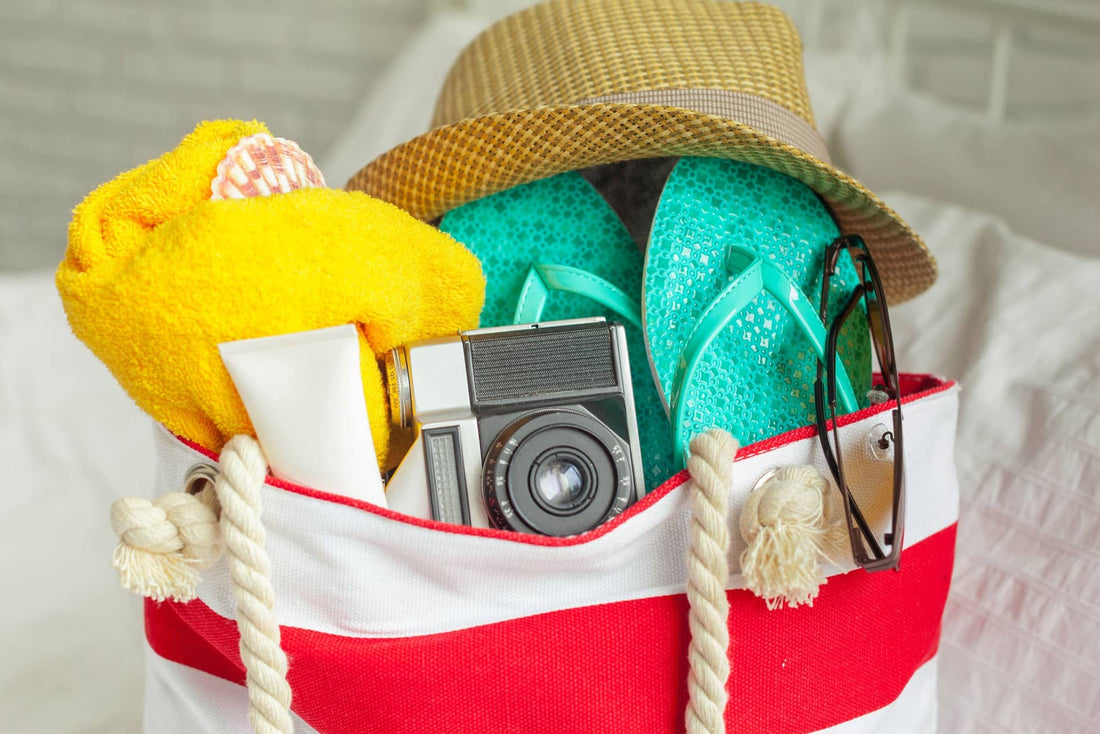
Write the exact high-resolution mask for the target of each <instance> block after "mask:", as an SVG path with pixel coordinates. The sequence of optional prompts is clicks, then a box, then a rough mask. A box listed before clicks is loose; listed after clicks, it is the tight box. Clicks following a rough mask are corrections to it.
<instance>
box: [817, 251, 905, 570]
mask: <svg viewBox="0 0 1100 734" xmlns="http://www.w3.org/2000/svg"><path fill="white" fill-rule="evenodd" d="M845 251H847V252H848V254H849V255H850V256H851V258H852V262H853V263H854V264H855V267H856V273H857V274H858V276H859V283H858V284H857V285H856V286H855V287H854V288H853V289H852V291H851V293H849V294H848V296H847V300H846V301H845V302H844V306H843V308H842V309H841V311H840V312H839V313H838V314H837V315H836V317H835V318H834V319H833V320H832V322H831V323H830V322H829V320H828V319H829V315H828V304H829V302H830V301H829V299H830V295H831V293H830V290H831V287H832V284H831V278H832V276H834V275H835V274H836V270H837V264H838V262H839V260H840V256H841V254H842V253H843V252H845ZM860 301H862V302H863V304H864V306H865V307H866V312H867V322H868V324H869V326H870V330H871V342H872V344H873V347H874V353H875V357H876V359H877V361H878V367H879V375H880V376H881V380H882V382H880V383H878V384H876V385H875V386H874V388H873V389H872V390H871V392H870V398H871V403H872V404H882V403H886V402H891V401H892V402H893V403H894V409H893V411H891V412H892V418H893V430H886V431H883V432H882V433H881V434H880V435H877V436H872V441H873V443H874V444H875V446H874V447H873V448H874V449H877V452H876V453H881V454H883V455H887V454H888V452H889V451H890V450H891V449H892V450H893V465H892V470H893V478H892V485H893V503H892V509H891V512H890V519H889V526H888V527H887V529H886V530H885V531H884V532H883V533H882V535H881V536H877V535H876V534H875V532H874V531H873V530H872V529H871V526H870V524H869V523H868V522H867V519H866V517H865V515H864V513H863V512H862V511H861V510H860V507H859V503H858V502H857V501H856V499H855V497H854V496H853V493H852V485H851V484H850V483H849V481H848V478H847V477H846V476H845V474H844V452H843V451H842V449H841V438H840V432H839V430H838V426H837V408H836V404H837V372H838V365H837V342H838V341H839V335H840V332H841V330H842V329H843V328H844V324H845V321H846V320H847V319H848V317H849V316H851V314H852V313H853V312H855V311H856V309H857V306H858V305H859V303H860ZM820 316H821V321H822V323H823V324H825V326H826V327H827V329H828V331H827V335H826V340H825V351H824V359H822V360H819V361H818V366H817V379H816V381H815V382H814V404H815V414H816V422H817V435H818V439H819V440H820V442H821V448H822V451H823V452H824V454H825V461H826V463H827V464H828V465H829V471H830V472H831V473H832V475H833V480H834V481H835V482H836V484H837V487H838V488H839V489H840V493H841V495H842V496H843V499H844V514H845V518H846V520H847V523H848V535H849V537H850V538H851V543H852V555H853V557H854V558H855V562H856V565H858V566H860V567H861V568H863V569H865V570H867V571H883V570H887V569H897V568H898V565H899V563H900V561H901V548H902V541H903V535H904V531H905V474H904V463H903V455H904V451H903V448H902V446H903V444H902V430H901V426H902V420H901V390H900V388H899V383H898V370H897V362H896V361H895V358H894V340H893V335H892V333H891V331H890V315H889V312H888V311H887V308H886V295H885V290H884V289H883V287H882V280H881V279H880V278H879V275H878V269H877V268H876V267H875V262H874V259H873V258H872V257H871V253H870V252H869V251H868V250H867V246H866V245H865V244H864V242H863V240H862V238H860V237H859V236H858V235H844V236H842V237H838V238H837V239H836V240H835V241H834V242H833V243H832V244H830V245H829V247H828V248H827V249H826V251H825V261H824V275H823V278H822V282H821V309H820Z"/></svg>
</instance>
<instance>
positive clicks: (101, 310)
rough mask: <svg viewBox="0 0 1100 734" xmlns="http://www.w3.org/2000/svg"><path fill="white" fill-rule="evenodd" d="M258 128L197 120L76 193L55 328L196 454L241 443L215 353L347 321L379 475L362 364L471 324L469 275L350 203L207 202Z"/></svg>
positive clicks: (366, 203) (374, 381) (396, 218)
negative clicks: (142, 160) (355, 338)
mask: <svg viewBox="0 0 1100 734" xmlns="http://www.w3.org/2000/svg"><path fill="white" fill-rule="evenodd" d="M261 132H267V128H266V127H265V126H264V125H262V124H261V123H258V122H240V121H217V122H205V123H202V124H200V125H199V126H198V127H197V128H196V129H195V131H194V132H193V133H191V134H190V135H188V136H186V137H185V138H184V139H183V141H182V142H181V143H180V144H179V146H178V147H177V148H176V149H174V150H172V151H170V152H168V153H166V154H164V155H163V156H161V157H160V158H157V159H156V160H153V161H150V162H149V163H146V164H145V165H143V166H140V167H138V168H136V169H134V170H132V171H129V172H127V173H123V174H121V175H120V176H118V177H117V178H115V179H114V180H112V181H110V182H108V183H105V184H103V185H102V186H100V187H99V188H97V189H96V190H95V191H93V192H92V193H91V194H89V195H88V197H87V198H86V199H85V200H84V201H83V203H81V204H80V205H79V206H77V208H76V210H75V211H74V213H73V220H72V223H71V224H70V226H69V247H68V250H67V252H66V254H65V259H64V261H63V262H62V263H61V266H60V267H59V268H58V270H57V288H58V291H59V292H60V293H61V299H62V302H63V303H64V306H65V312H66V313H67V314H68V318H69V323H70V325H71V326H72V329H73V332H74V333H75V334H76V336H77V337H78V338H80V339H81V340H82V341H83V342H84V343H85V344H87V345H88V346H89V347H90V348H91V350H92V351H93V352H94V353H95V354H96V356H98V357H99V358H100V359H101V360H102V361H103V362H104V364H106V365H107V367H108V368H109V369H110V370H111V372H112V373H113V374H114V376H115V378H116V379H117V380H118V381H119V383H121V384H122V386H123V387H124V388H125V389H126V391H127V392H128V393H129V394H130V396H131V397H132V398H133V399H134V401H135V402H136V403H137V404H138V405H139V406H140V407H141V408H142V409H143V410H145V411H146V412H147V413H149V414H150V415H151V416H152V417H153V418H155V419H156V420H158V421H160V422H161V423H163V424H164V425H165V426H167V427H168V428H169V429H170V430H172V431H174V432H175V433H177V434H179V435H181V436H184V437H185V438H188V439H191V440H192V441H195V442H196V443H198V444H200V445H202V446H204V447H206V448H207V449H210V450H211V451H218V450H219V449H220V448H221V446H222V444H223V443H224V442H225V441H227V440H228V439H229V438H230V437H231V436H233V435H235V434H238V433H248V434H250V435H253V436H254V435H255V432H254V431H253V430H252V426H251V424H250V423H249V420H248V415H247V413H246V412H245V409H244V405H243V404H242V403H241V400H240V398H239V396H238V395H237V391H236V389H235V388H234V386H233V383H232V381H231V379H230V377H229V374H228V373H227V372H226V370H225V367H224V365H223V364H222V361H221V358H220V357H219V355H218V349H217V345H218V344H219V343H221V342H226V341H234V340H237V339H249V338H253V337H261V336H272V335H276V334H284V333H289V332H295V331H304V330H308V329H317V328H322V327H326V326H336V325H340V324H347V323H353V324H356V325H357V326H358V328H359V335H360V347H361V352H362V365H361V366H362V374H363V390H364V393H365V395H366V404H367V410H368V413H369V416H370V424H371V429H372V431H373V434H374V442H375V450H376V453H377V456H378V460H379V463H380V465H386V463H387V462H386V454H387V448H388V444H389V435H390V430H389V420H388V414H387V410H388V409H387V401H386V398H385V392H384V385H383V382H382V376H381V371H380V369H379V366H378V362H377V361H376V357H378V356H380V355H382V354H384V353H385V352H387V351H388V350H390V349H392V348H393V347H394V346H397V345H399V344H405V343H408V342H411V341H415V340H418V339H423V338H427V337H431V336H437V335H441V334H447V333H454V332H455V331H457V330H459V329H467V328H473V327H475V326H477V319H478V313H479V312H480V310H481V304H482V300H483V298H484V292H485V290H484V288H485V280H484V277H483V276H482V274H481V268H480V265H479V263H478V261H477V259H476V258H475V257H474V256H473V255H472V254H471V253H470V252H469V251H467V250H466V249H465V248H463V247H462V246H461V245H459V244H458V243H457V242H455V241H454V240H453V239H451V237H449V236H448V235H446V234H444V233H442V232H439V231H438V230H436V229H434V228H433V227H430V226H428V225H426V224H424V223H422V222H420V221H418V220H416V219H415V218H413V217H412V216H410V215H409V214H407V213H405V212H404V211H402V210H400V209H398V208H397V207H395V206H392V205H390V204H387V203H385V202H382V201H379V200H377V199H372V198H370V197H368V196H366V195H364V194H361V193H358V192H347V191H340V190H334V189H325V188H303V189H300V190H297V191H292V192H290V193H281V194H275V195H272V196H265V197H257V198H247V199H229V200H222V201H211V200H210V194H211V188H210V186H211V181H212V180H213V179H214V177H215V175H216V173H217V167H218V163H219V162H220V161H221V160H222V159H223V158H224V157H225V155H226V152H227V151H228V150H229V149H230V148H231V147H233V145H234V144H236V143H237V141H239V140H240V139H241V138H243V137H246V136H249V135H254V134H256V133H261Z"/></svg>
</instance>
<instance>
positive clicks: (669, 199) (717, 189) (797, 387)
mask: <svg viewBox="0 0 1100 734" xmlns="http://www.w3.org/2000/svg"><path fill="white" fill-rule="evenodd" d="M838 234H839V232H838V230H837V226H836V224H835V222H834V221H833V219H832V217H831V216H830V214H829V212H828V210H827V209H826V208H825V206H824V204H822V203H821V201H820V200H819V199H818V198H817V196H816V195H815V194H814V192H813V191H812V190H811V189H810V188H809V187H807V186H806V185H804V184H802V183H800V182H798V181H796V180H795V179H793V178H790V177H788V176H785V175H783V174H781V173H777V172H775V171H772V170H770V169H767V168H763V167H760V166H754V165H751V164H748V163H742V162H739V161H730V160H723V159H717V158H684V159H681V160H680V161H679V162H678V163H677V164H676V167H675V168H674V169H673V171H672V173H671V175H670V176H669V178H668V181H667V182H666V184H665V187H664V190H663V192H662V194H661V199H660V202H659V203H658V206H657V211H656V215H655V217H654V222H653V228H652V230H651V232H650V238H649V245H648V248H647V251H646V260H645V272H644V276H643V279H644V290H643V293H644V296H643V304H642V318H643V323H644V327H645V336H646V345H647V348H648V351H649V358H650V361H651V363H652V366H653V372H654V377H655V380H656V382H657V383H658V385H659V386H660V391H661V399H662V401H663V402H664V404H665V405H666V407H667V406H668V400H669V396H670V391H671V387H672V381H673V377H674V375H675V372H676V367H677V363H678V362H679V360H680V359H681V355H682V350H683V348H684V344H685V341H686V340H687V339H688V336H689V334H690V333H691V331H692V329H693V328H694V326H695V324H696V322H697V320H698V319H699V317H700V316H701V315H702V314H703V312H704V311H705V310H706V308H707V306H708V305H709V304H710V303H711V302H712V301H713V300H714V299H715V298H717V297H718V295H719V294H720V293H721V291H722V289H723V288H724V287H725V286H726V285H727V283H729V281H730V279H731V278H732V277H734V276H736V275H737V273H736V272H731V271H730V269H729V267H728V264H727V258H728V253H729V248H730V247H731V246H739V247H741V248H744V249H746V250H749V251H751V252H752V253H753V254H755V255H756V256H758V257H760V258H761V259H763V260H764V261H765V262H767V263H771V264H772V265H774V266H776V267H777V268H778V269H779V270H781V271H783V272H784V273H785V274H786V275H787V276H788V277H790V278H791V279H792V280H793V281H794V282H795V284H796V285H797V286H798V287H799V288H800V289H801V291H802V293H803V294H805V295H806V296H808V297H809V299H810V303H813V304H816V303H818V300H819V298H820V291H821V278H822V268H823V258H824V252H825V248H826V247H827V246H828V244H829V243H830V242H832V241H833V240H834V239H835V238H836V237H837V236H838ZM857 283H858V277H857V275H856V272H855V267H854V266H853V265H852V262H851V259H850V258H849V257H847V256H845V257H842V258H841V263H840V266H839V269H838V274H837V276H834V280H833V287H832V288H831V293H830V314H835V313H836V312H837V311H839V309H840V306H841V304H842V302H843V301H844V300H845V299H846V297H847V294H848V293H850V292H851V289H852V288H853V287H854V286H855V285H856V284H857ZM838 350H839V352H840V354H841V361H842V363H843V364H844V366H845V368H846V369H847V370H848V374H849V375H850V376H851V378H852V384H853V386H854V387H855V389H856V393H857V396H859V397H862V393H863V392H865V391H866V389H867V387H869V386H870V369H871V367H870V365H871V350H870V337H869V332H868V329H867V320H866V314H865V312H864V311H863V307H862V305H861V306H860V308H859V309H858V310H857V312H856V313H854V314H853V315H852V317H851V318H850V319H849V321H848V323H847V324H846V325H845V327H844V329H843V330H842V331H841V334H840V342H839V347H838ZM816 375H817V359H816V356H815V354H814V352H813V349H812V347H811V345H810V343H809V341H808V340H807V339H806V337H805V336H804V335H803V333H802V331H801V330H800V328H799V327H798V325H797V324H796V323H795V321H794V319H793V318H792V317H791V315H790V314H789V313H788V312H787V310H786V309H785V308H784V307H783V306H782V305H781V304H780V303H779V302H778V301H777V300H776V299H775V298H774V297H773V296H771V295H770V294H768V293H763V292H762V293H760V294H758V295H757V296H756V297H755V298H753V300H752V301H750V302H749V303H748V305H747V306H746V307H745V308H744V309H742V310H741V311H740V312H739V313H738V314H737V315H736V316H735V317H734V318H733V320H732V321H731V322H730V324H729V325H728V326H727V327H726V328H725V329H724V331H723V332H722V333H721V334H720V335H719V336H718V337H717V338H716V339H715V341H714V342H713V343H712V344H711V347H710V349H709V350H707V352H706V353H705V354H703V355H702V356H701V357H700V362H699V365H698V371H697V377H696V380H695V382H694V386H693V387H692V388H691V389H690V391H689V392H688V394H685V395H683V396H682V400H683V401H684V407H685V410H684V421H685V423H686V425H685V429H686V430H685V435H687V436H692V435H695V434H696V433H699V432H701V431H705V430H707V429H709V428H713V427H721V428H725V429H726V430H729V431H730V432H731V433H732V434H733V435H734V436H736V437H737V438H738V440H739V441H741V443H742V444H748V443H752V442H755V441H759V440H762V439H764V438H767V437H769V436H774V435H776V434H778V433H782V432H784V431H787V430H790V429H793V428H797V427H799V426H804V425H807V424H811V423H813V422H814V390H813V383H814V379H815V378H816Z"/></svg>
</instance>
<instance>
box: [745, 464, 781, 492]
mask: <svg viewBox="0 0 1100 734" xmlns="http://www.w3.org/2000/svg"><path fill="white" fill-rule="evenodd" d="M778 473H779V467H772V468H771V469H769V470H768V471H766V472H764V476H762V477H760V478H759V479H757V480H756V484H754V485H752V489H751V490H749V491H750V492H755V491H756V490H758V489H760V488H761V487H763V486H764V485H765V484H767V483H768V480H769V479H774V478H775V475H776V474H778Z"/></svg>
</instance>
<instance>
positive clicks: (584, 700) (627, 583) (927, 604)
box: [145, 376, 958, 734]
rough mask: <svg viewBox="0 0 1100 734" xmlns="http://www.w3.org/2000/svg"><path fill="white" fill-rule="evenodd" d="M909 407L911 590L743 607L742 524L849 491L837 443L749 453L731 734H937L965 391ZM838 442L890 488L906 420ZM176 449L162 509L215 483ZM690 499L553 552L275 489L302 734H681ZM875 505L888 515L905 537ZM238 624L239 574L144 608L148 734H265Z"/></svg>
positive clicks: (864, 419) (281, 600)
mask: <svg viewBox="0 0 1100 734" xmlns="http://www.w3.org/2000/svg"><path fill="white" fill-rule="evenodd" d="M902 391H903V393H904V394H905V396H906V397H905V398H904V401H903V406H904V423H905V460H906V482H907V484H906V487H907V489H906V491H907V506H906V531H905V549H904V552H903V556H902V563H901V568H900V570H899V571H897V572H892V571H887V572H879V573H874V574H868V573H866V572H864V571H862V570H855V569H854V567H853V566H852V562H851V560H850V559H847V558H845V559H839V560H840V565H837V566H829V567H827V568H826V575H827V576H828V577H829V578H828V582H827V583H826V584H825V585H824V586H823V587H822V589H821V594H820V596H819V597H818V598H817V600H816V602H815V603H814V605H813V606H812V607H805V606H803V607H799V608H797V609H778V610H774V611H769V610H768V609H767V607H766V605H765V603H764V601H763V600H762V599H759V598H757V597H755V596H754V595H753V594H752V593H751V592H749V591H748V590H746V589H744V588H742V581H741V578H740V576H739V575H738V574H737V569H738V564H737V558H738V556H739V555H740V552H741V550H742V548H743V542H742V541H741V540H740V533H739V531H738V518H739V514H740V508H741V506H742V505H743V503H744V501H745V497H746V496H747V494H748V492H749V491H751V489H752V487H753V486H754V484H756V482H757V480H758V479H759V478H760V477H761V476H763V475H764V474H765V473H767V472H768V471H769V470H770V469H773V468H775V467H779V466H787V465H794V464H806V463H810V464H813V465H815V466H816V467H817V468H818V470H819V471H822V472H823V473H824V474H825V475H826V476H827V475H828V473H827V469H826V468H825V465H824V460H823V457H822V455H821V451H820V447H819V445H818V439H817V436H816V432H815V430H814V429H813V428H812V427H810V426H806V427H803V428H800V429H797V430H794V431H791V432H788V433H785V434H782V435H780V436H775V437H773V438H770V439H768V440H766V441H762V442H759V443H757V444H753V445H751V446H746V447H743V448H742V449H741V451H740V452H739V453H738V456H737V461H736V462H735V465H734V472H733V474H734V484H733V486H732V487H731V496H730V515H729V523H730V531H731V538H732V548H731V556H730V558H731V571H732V573H731V578H730V583H729V585H728V591H727V596H728V598H729V601H730V606H731V608H730V615H729V630H730V639H731V644H730V664H731V675H730V679H729V684H728V690H729V694H730V702H729V705H728V707H727V709H726V724H727V730H728V731H730V732H777V731H783V732H791V733H804V732H823V731H828V732H835V733H837V734H840V733H843V734H856V733H862V732H878V731H890V732H896V733H899V734H907V733H909V732H912V733H913V734H916V733H917V732H920V733H921V734H926V733H927V732H932V731H935V724H936V705H935V701H936V661H937V650H938V645H939V635H940V621H941V617H942V614H943V609H944V604H945V602H946V597H947V592H948V587H949V584H950V579H951V570H952V562H953V558H954V544H955V528H956V522H957V519H958V487H957V482H956V474H955V464H954V443H955V424H956V414H957V405H958V399H957V393H958V388H957V387H956V386H955V384H954V383H952V382H948V381H944V380H941V379H939V378H934V377H930V376H903V378H902ZM839 422H840V424H841V426H842V428H841V436H842V441H843V445H844V447H845V448H844V450H845V470H846V473H848V474H849V475H851V476H856V477H861V478H862V480H864V481H867V480H870V482H871V484H872V485H873V484H876V483H877V484H879V485H881V484H882V482H883V481H888V472H889V465H888V463H886V462H882V461H876V460H875V459H874V458H873V457H872V455H871V452H870V451H869V450H867V449H866V448H865V447H866V446H867V444H868V436H870V435H871V434H872V432H873V431H874V429H875V427H876V426H881V425H883V424H887V425H888V424H889V422H890V413H889V405H885V406H874V407H872V408H868V409H866V410H863V411H860V412H859V413H855V414H852V415H851V416H845V417H842V418H841V419H840V421H839ZM157 445H158V455H159V456H158V459H159V462H158V466H159V469H158V488H157V489H158V493H162V492H166V491H172V490H177V489H179V487H180V486H181V484H182V482H183V479H184V476H185V475H186V473H187V472H188V471H189V470H190V469H191V468H192V467H194V466H195V465H196V464H198V463H210V464H213V463H216V459H215V458H214V457H213V456H212V455H210V454H208V453H206V452H204V451H202V450H201V449H199V448H198V447H197V446H194V445H190V444H188V443H186V442H184V441H182V440H180V439H179V438H177V437H175V436H173V435H172V434H171V433H169V432H168V431H166V430H165V429H163V428H158V437H157ZM883 472H886V473H885V474H884V473H883ZM689 481H690V480H689V479H688V478H687V475H686V473H681V474H679V475H677V476H675V477H673V478H671V479H669V481H668V482H666V483H665V484H664V485H663V486H661V487H660V488H659V489H657V490H655V491H653V492H651V493H650V494H649V495H647V497H646V498H645V499H644V500H642V501H641V502H639V503H637V504H636V505H635V506H634V507H632V508H631V509H630V510H629V511H628V512H627V513H625V514H624V515H623V516H621V517H619V518H616V519H615V520H613V521H611V522H609V523H607V524H605V525H604V526H602V527H600V528H598V529H596V530H594V531H593V532H591V533H588V534H586V535H584V536H580V537H577V538H548V537H542V536H521V535H516V534H511V533H503V532H501V531H497V530H485V529H475V528H462V527H455V526H450V525H442V524H439V523H435V522H432V521H427V520H418V519H414V518H409V517H406V516H403V515H398V514H396V513H393V512H389V511H386V510H380V509H378V508H375V507H373V506H370V505H366V504H363V503H358V502H355V501H353V500H349V499H346V498H343V497H338V496H335V495H329V494H325V493H323V492H318V491H314V490H310V489H306V488H302V487H297V486H294V485H290V484H287V483H285V482H281V481H279V480H276V479H269V481H268V483H267V484H266V485H265V487H264V491H263V498H262V502H263V510H262V512H263V522H264V525H265V527H266V531H267V550H268V552H269V554H270V556H271V563H272V582H273V585H274V589H275V597H276V603H275V614H276V617H277V619H278V620H279V624H280V626H281V631H282V645H283V648H284V649H285V650H286V652H287V655H288V657H289V659H290V671H289V682H290V685H291V688H292V691H293V696H294V699H293V704H292V708H293V712H294V717H295V731H297V732H322V733H324V734H335V733H338V732H339V733H341V734H343V733H356V732H363V733H367V732H387V733H396V734H400V733H402V732H427V731H461V732H558V733H561V734H571V733H572V732H578V733H579V732H585V733H588V732H593V731H617V732H679V731H683V730H684V708H685V706H686V704H687V683H686V680H687V671H688V662H687V649H688V644H689V641H690V634H689V630H688V611H689V610H688V603H687V599H686V596H685V586H686V577H687V571H686V557H687V552H688V542H689V523H690V503H689V498H688V494H687V488H688V485H687V482H689ZM857 483H858V480H857V481H854V482H853V484H857ZM879 494H881V495H887V494H889V493H888V492H880V493H879ZM857 498H859V495H858V493H857ZM864 501H866V502H868V506H865V511H868V507H869V508H870V509H869V514H870V515H872V516H875V517H881V516H884V515H885V514H888V510H889V507H888V504H887V505H885V506H883V507H877V506H876V505H875V504H874V502H872V501H871V500H870V499H864ZM885 501H886V502H887V503H888V502H889V500H888V498H887V499H886V500H885ZM234 615H235V610H234V602H233V594H232V586H231V582H230V579H229V574H228V569H227V567H226V563H225V561H224V560H222V561H221V562H219V563H218V564H217V565H216V566H214V567H213V568H210V569H208V570H207V571H205V572H204V578H203V582H202V584H201V585H200V587H199V594H198V598H197V599H195V600H194V601H192V602H189V603H186V604H181V603H177V602H164V603H159V604H158V603H156V602H152V601H148V600H147V601H146V608H145V618H146V630H145V631H146V641H147V645H146V651H147V682H146V710H145V731H146V732H150V733H153V732H155V733H157V734H176V733H177V732H179V733H181V734H182V733H183V732H195V731H217V732H226V733H229V734H237V733H238V732H239V733H240V734H245V733H246V732H251V728H250V727H249V724H248V718H247V712H248V694H247V691H246V689H245V687H244V683H245V673H244V667H243V665H242V663H241V659H240V654H239V649H238V645H239V635H238V632H237V627H236V622H235V621H234Z"/></svg>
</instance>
